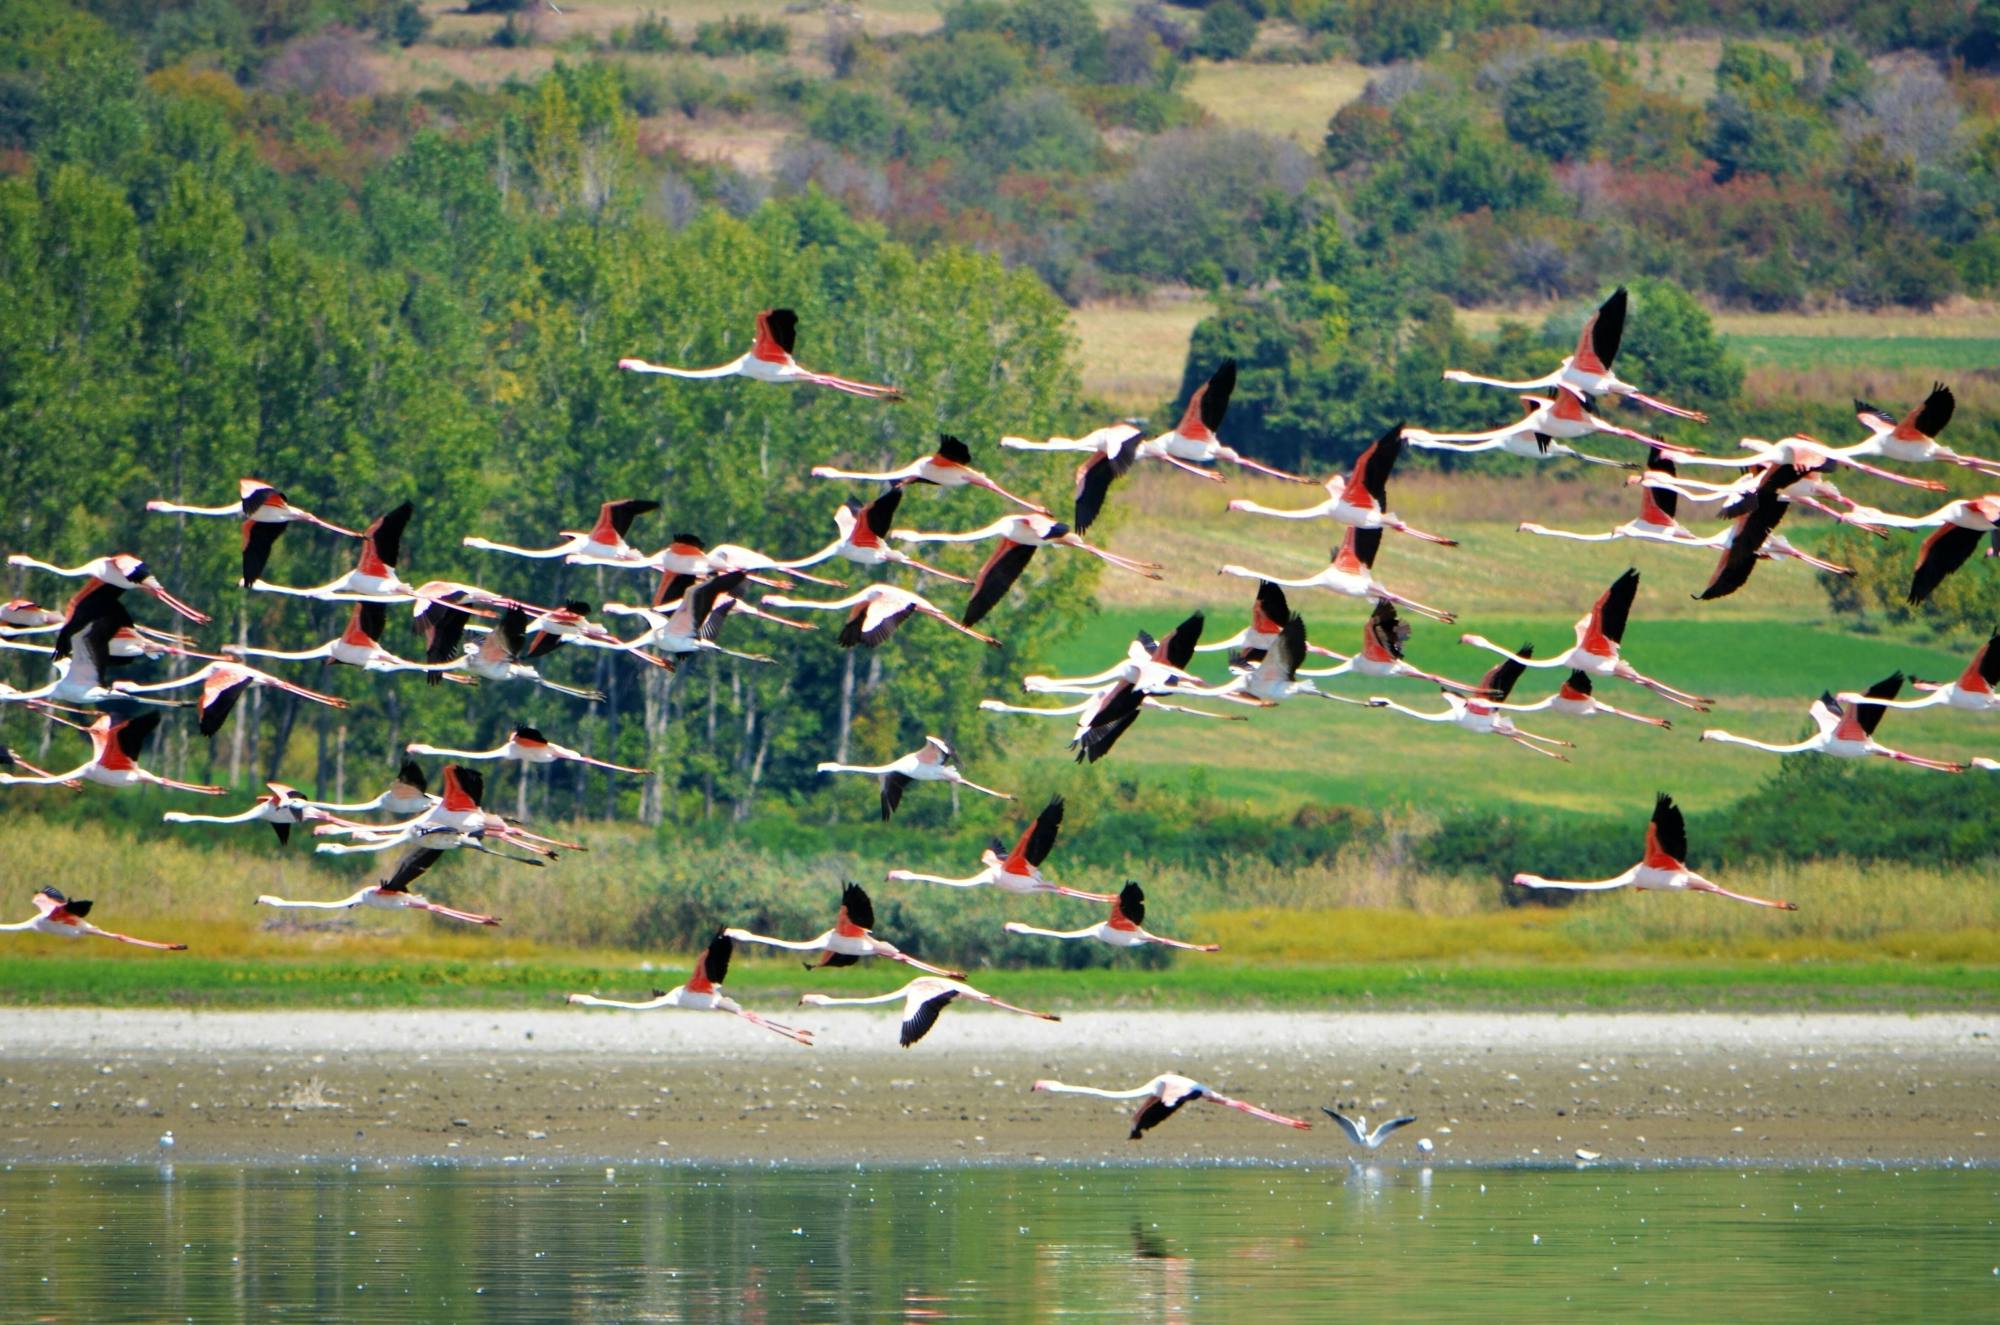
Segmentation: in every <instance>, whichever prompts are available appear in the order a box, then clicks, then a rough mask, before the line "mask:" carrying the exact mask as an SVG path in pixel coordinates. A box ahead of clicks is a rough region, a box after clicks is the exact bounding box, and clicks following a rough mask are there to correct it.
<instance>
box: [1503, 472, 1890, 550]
mask: <svg viewBox="0 0 2000 1325" xmlns="http://www.w3.org/2000/svg"><path fill="white" fill-rule="evenodd" d="M1773 468H1775V466H1772V465H1765V466H1762V467H1753V468H1751V469H1747V470H1745V471H1744V472H1743V476H1742V477H1741V478H1738V479H1736V480H1735V481H1734V482H1731V483H1704V482H1702V481H1700V480H1699V479H1691V478H1685V477H1681V476H1678V475H1676V474H1675V473H1674V469H1673V465H1672V462H1668V463H1667V464H1666V465H1665V466H1664V467H1656V466H1654V465H1652V464H1648V465H1647V467H1646V472H1645V473H1644V474H1634V475H1633V476H1632V477H1631V478H1628V479H1626V480H1625V481H1626V482H1627V483H1630V484H1633V485H1636V486H1643V487H1647V488H1651V489H1653V490H1654V491H1656V492H1658V493H1659V494H1661V495H1662V496H1663V497H1665V498H1666V499H1667V500H1669V501H1672V500H1674V499H1675V498H1679V499H1682V500H1686V501H1692V502H1721V503H1723V504H1724V511H1723V513H1724V514H1725V515H1738V514H1741V511H1740V510H1735V509H1732V508H1734V507H1737V506H1738V505H1739V504H1741V503H1742V502H1744V501H1745V500H1746V499H1748V498H1750V497H1751V496H1753V495H1754V494H1755V493H1756V491H1757V486H1758V485H1759V484H1760V483H1762V482H1763V481H1764V478H1765V476H1766V475H1767V474H1768V473H1769V472H1770V471H1771V470H1772V469H1773ZM1792 468H1793V469H1794V470H1795V471H1796V472H1797V473H1798V476H1799V477H1798V480H1797V481H1796V482H1794V483H1792V484H1790V485H1788V486H1787V487H1786V488H1785V489H1784V490H1783V491H1782V492H1781V493H1780V494H1779V496H1780V497H1781V499H1782V500H1784V501H1787V502H1791V503H1792V504H1794V505H1797V506H1804V507H1806V508H1807V509H1809V510H1814V511H1818V512H1819V513H1820V514H1821V515H1825V516H1829V517H1831V518H1832V519H1834V520H1836V521H1838V522H1839V523H1841V524H1844V525H1851V526H1852V527H1854V528H1856V529H1859V530H1862V531H1864V532H1866V533H1870V534H1873V535H1875V537H1877V538H1887V537H1888V536H1889V535H1888V533H1887V531H1886V530H1883V529H1880V528H1877V527H1876V525H1875V524H1874V523H1871V522H1870V521H1871V520H1872V517H1873V516H1874V515H1877V514H1886V512H1876V511H1875V510H1874V508H1873V507H1869V506H1863V505H1862V504H1861V503H1859V502H1857V501H1855V500H1854V499H1853V498H1852V497H1849V496H1848V495H1847V494H1845V493H1843V492H1842V491H1841V490H1840V489H1839V488H1838V487H1836V486H1835V485H1834V483H1833V481H1832V480H1831V479H1829V478H1827V477H1825V475H1826V474H1827V472H1828V471H1829V470H1831V469H1832V468H1833V462H1832V461H1826V462H1824V463H1822V464H1820V465H1819V466H1818V467H1817V468H1810V469H1800V468H1798V466H1796V465H1794V466H1792ZM1830 502H1838V503H1839V504H1840V505H1841V506H1843V507H1845V508H1846V509H1844V510H1835V509H1834V508H1833V506H1831V505H1829V504H1828V503H1830ZM1670 509H1671V508H1670ZM1523 527H1524V528H1525V527H1526V526H1523ZM1688 537H1689V538H1692V537H1694V535H1692V534H1689V535H1688Z"/></svg>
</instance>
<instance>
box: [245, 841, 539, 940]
mask: <svg viewBox="0 0 2000 1325" xmlns="http://www.w3.org/2000/svg"><path fill="white" fill-rule="evenodd" d="M445 849H446V848H444V847H443V846H430V845H425V844H423V843H419V844H418V845H416V846H414V847H412V848H411V849H410V850H409V851H408V852H407V853H406V854H405V855H404V856H403V858H402V859H401V860H399V861H397V862H396V869H395V872H394V873H392V874H391V875H390V876H389V877H388V878H386V879H383V880H380V881H379V882H376V883H371V884H369V885H368V886H367V887H366V888H363V889H361V890H360V891H359V892H356V893H352V894H350V895H349V896H346V897H343V898H341V899H340V900H338V901H333V902H301V901H290V900H287V899H285V898H283V897H273V896H272V895H271V894H269V893H263V894H260V895H259V896H258V898H257V905H258V906H269V907H275V908H279V909H282V910H294V911H346V910H350V909H351V908H353V907H357V906H372V907H375V908H376V909H378V910H382V911H428V912H430V913H431V914H432V915H435V916H442V917H444V918H445V919H446V920H462V921H464V922H465V923H466V924H468V925H497V924H499V923H500V918H499V917H498V916H488V915H481V914H480V913H479V912H477V911H461V910H459V909H458V908H457V907H452V906H445V905H442V904H441V903H438V902H433V901H431V900H429V899H428V898H425V897H421V896H419V895H417V894H416V893H413V892H411V891H410V885H411V884H412V883H414V882H416V881H417V879H419V878H420V877H422V875H423V873H424V871H425V870H428V869H429V868H430V867H431V866H432V865H435V864H436V863H437V861H438V857H440V856H442V855H444V853H445ZM530 863H532V864H537V865H539V864H540V863H541V862H540V861H533V862H530Z"/></svg>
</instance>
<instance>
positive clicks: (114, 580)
mask: <svg viewBox="0 0 2000 1325" xmlns="http://www.w3.org/2000/svg"><path fill="white" fill-rule="evenodd" d="M7 564H8V565H9V566H26V567H29V568H30V569H33V570H44V571H47V572H49V573H50V574H51V575H64V576H68V577H69V578H70V579H73V580H74V579H92V580H96V581H98V582H99V583H101V584H103V585H104V586H106V588H107V589H110V590H116V591H117V593H124V592H127V591H130V590H134V589H136V590H138V591H139V592H140V593H143V594H149V595H151V596H152V597H154V598H157V599H158V600H159V601H160V602H162V603H164V604H165V605H166V606H167V607H169V608H171V609H172V610H173V611H175V612H178V613H179V614H180V615H182V616H184V617H186V618H187V619H188V620H189V621H192V622H194V623H195V624H196V625H198V626H205V625H207V624H208V623H209V621H210V620H211V618H210V617H209V615H208V614H207V613H206V612H199V611H196V610H195V609H194V608H192V607H189V606H188V605H187V604H186V603H184V602H182V601H181V600H180V599H178V598H176V597H174V596H173V595H172V594H170V593H168V592H167V591H166V589H165V588H164V587H163V586H162V585H161V584H160V582H159V580H158V579H157V578H156V577H155V576H154V575H153V568H152V567H150V566H148V565H147V564H146V563H145V562H144V561H142V560H141V559H140V558H138V557H135V556H133V555H132V554H131V553H129V552H119V553H115V554H113V555H111V556H108V557H99V558H97V559H96V560H94V561H86V562H85V563H84V564H83V565H81V566H56V565H51V564H50V563H49V562H46V561H37V560H36V559H35V558H33V557H31V556H28V555H27V554H26V553H23V552H16V553H14V554H13V555H12V556H10V557H8V558H7ZM94 588H95V586H93V585H85V586H84V589H83V591H82V593H79V594H78V597H79V598H81V597H82V596H83V595H84V594H89V593H92V591H93V590H94ZM110 596H112V597H116V596H117V595H116V594H115V593H114V594H111V595H110ZM72 601H74V600H72Z"/></svg>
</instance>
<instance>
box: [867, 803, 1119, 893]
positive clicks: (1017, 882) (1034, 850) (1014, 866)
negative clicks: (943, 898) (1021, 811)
mask: <svg viewBox="0 0 2000 1325" xmlns="http://www.w3.org/2000/svg"><path fill="white" fill-rule="evenodd" d="M1062 821H1063V798H1062V797H1060V796H1052V797H1050V798H1049V803H1048V804H1047V805H1046V806H1045V807H1043V809H1042V812H1041V813H1040V814H1038V815H1036V816H1035V821H1034V823H1032V824H1030V825H1028V827H1027V828H1026V829H1025V830H1024V831H1023V832H1022V833H1021V836H1020V838H1019V839H1018V840H1017V841H1016V842H1015V843H1014V849H1013V850H1012V851H1010V852H1008V853H1007V854H1006V855H1004V856H1003V855H1001V854H1000V847H1001V845H1002V844H1001V843H1000V842H999V841H998V840H995V842H994V843H993V845H992V846H990V847H988V848H987V849H986V850H985V851H983V852H981V853H980V856H979V863H980V864H981V866H982V867H983V868H982V869H981V870H980V871H979V873H977V874H974V875H972V876H970V877H969V878H963V879H949V878H945V877H943V876H941V875H936V874H919V873H917V872H915V871H914V870H890V871H889V873H888V874H887V875H886V876H885V877H887V878H888V879H889V880H891V881H892V882H899V883H936V884H942V885H944V886H945V887H947V888H979V887H994V888H998V889H1000V890H1001V891H1003V892H1010V893H1017V894H1021V895H1024V896H1025V895H1027V894H1031V893H1057V894H1060V895H1061V896H1064V897H1087V898H1089V899H1090V900H1091V901H1093V902H1109V901H1111V900H1112V897H1111V894H1109V893H1087V892H1082V891H1080V890H1078V889H1075V888H1069V887H1065V886H1063V885H1062V884H1059V883H1056V882H1054V881H1053V880H1051V879H1049V878H1048V877H1046V876H1045V875H1044V874H1043V873H1042V869H1041V866H1042V862H1043V861H1044V860H1047V859H1048V855H1049V852H1050V851H1051V850H1053V849H1054V847H1055V842H1056V836H1057V834H1058V833H1059V832H1060V831H1061V829H1062Z"/></svg>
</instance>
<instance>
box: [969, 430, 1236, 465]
mask: <svg viewBox="0 0 2000 1325" xmlns="http://www.w3.org/2000/svg"><path fill="white" fill-rule="evenodd" d="M1144 436H1145V434H1144V433H1142V432H1140V431H1139V429H1138V426H1137V425H1136V424H1134V423H1132V422H1131V421H1129V420H1127V421H1123V422H1119V423H1110V424H1106V425H1105V426H1104V427H1102V428H1098V429H1095V430H1094V431H1091V432H1087V433H1085V434H1084V435H1083V436H1081V437H1050V438H1048V439H1046V440H1044V441H1039V442H1036V441H1031V440H1029V439H1028V438H1026V437H1002V438H1001V439H1000V445H1002V446H1004V447H1006V448H1007V449H1008V450H1010V451H1088V452H1097V453H1099V454H1103V453H1105V452H1108V451H1114V450H1117V449H1119V448H1121V447H1123V446H1124V445H1125V443H1127V442H1131V441H1136V440H1138V439H1139V438H1141V437H1144ZM1193 472H1194V473H1197V474H1199V475H1201V477H1203V478H1211V479H1212V478H1216V477H1217V476H1216V475H1214V474H1211V473H1209V472H1208V471H1207V470H1205V469H1197V470H1195V471H1193Z"/></svg>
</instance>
